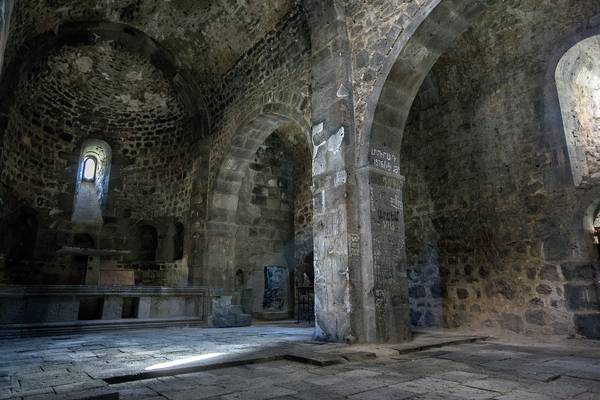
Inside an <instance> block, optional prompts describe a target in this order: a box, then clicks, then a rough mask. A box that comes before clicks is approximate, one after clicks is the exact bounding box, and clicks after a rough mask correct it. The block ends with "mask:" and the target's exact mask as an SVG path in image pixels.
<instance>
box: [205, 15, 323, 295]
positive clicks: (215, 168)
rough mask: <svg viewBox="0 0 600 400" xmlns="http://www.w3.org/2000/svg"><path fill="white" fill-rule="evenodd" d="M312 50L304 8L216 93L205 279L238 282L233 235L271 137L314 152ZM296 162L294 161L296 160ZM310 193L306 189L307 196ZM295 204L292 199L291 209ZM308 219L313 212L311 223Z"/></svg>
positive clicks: (257, 48)
mask: <svg viewBox="0 0 600 400" xmlns="http://www.w3.org/2000/svg"><path fill="white" fill-rule="evenodd" d="M309 51H310V42H309V37H308V27H307V26H306V20H305V16H304V14H303V12H302V11H301V10H300V8H298V7H296V8H294V9H293V10H292V11H291V12H290V14H289V15H288V18H287V19H285V20H284V21H282V22H281V23H280V24H279V25H278V26H277V27H276V29H275V30H273V31H272V32H270V33H269V34H268V35H267V36H266V37H265V38H264V39H263V40H261V41H260V42H259V43H257V45H256V46H255V47H253V48H252V49H251V50H250V51H248V52H247V53H246V54H245V55H244V56H243V57H242V58H241V59H240V60H239V61H238V63H237V64H236V65H235V67H234V68H232V69H231V70H230V71H229V72H228V73H227V75H226V76H225V79H224V81H223V83H222V85H221V87H220V90H219V91H218V92H216V93H215V94H214V96H212V97H211V100H210V102H209V104H210V106H209V108H210V109H211V113H212V119H211V121H212V131H213V133H212V135H213V136H212V138H211V144H210V149H209V150H208V153H209V154H208V157H209V160H208V165H209V176H208V179H207V182H206V186H205V187H204V190H205V192H206V193H207V198H208V202H207V206H208V208H207V213H208V224H207V232H206V238H207V239H206V242H207V250H206V258H205V259H204V260H203V262H204V263H205V267H204V268H201V267H199V268H198V270H199V271H200V272H199V277H198V279H197V280H196V281H197V282H205V283H206V282H208V283H209V284H212V285H215V286H219V287H224V289H226V290H233V289H234V287H233V282H234V280H235V276H234V274H235V271H236V270H237V268H238V265H236V264H237V261H235V260H234V259H233V257H234V253H235V250H234V249H233V248H231V249H230V247H231V246H234V247H235V245H234V244H233V243H232V242H231V240H230V238H231V237H232V236H234V235H235V231H236V229H237V226H238V223H237V222H236V216H237V215H239V212H238V204H239V203H240V201H239V200H240V199H241V197H240V190H241V189H240V187H241V186H242V185H243V184H244V178H243V177H244V174H245V173H246V171H247V168H248V166H249V165H251V164H252V162H253V160H254V158H255V155H256V153H257V151H258V149H259V148H260V147H261V146H262V145H263V143H264V142H265V140H266V139H267V138H268V137H269V136H270V135H271V134H272V133H273V132H274V131H276V130H277V131H278V132H280V133H282V135H283V136H285V141H286V143H289V144H290V145H291V146H293V147H292V149H291V152H292V153H293V154H294V156H296V154H295V153H298V152H299V153H300V154H306V153H309V152H310V151H309V150H306V149H307V148H308V143H309V142H308V131H309V129H310V128H309V123H308V116H309V115H310V102H309V98H310V86H309V85H310V58H309ZM296 144H300V145H301V146H300V147H296ZM309 160H310V159H309ZM309 160H305V161H303V164H304V166H303V168H309V165H310V161H309ZM289 162H290V163H292V164H293V161H292V160H289ZM309 174H310V173H309ZM303 185H304V187H308V185H307V184H306V183H304V184H303ZM307 198H308V196H307V195H303V197H302V199H303V200H302V201H304V202H306V201H307ZM292 201H293V200H292ZM293 206H294V205H293V204H290V210H292V207H293ZM299 210H300V212H302V211H301V210H304V213H305V214H306V216H308V215H309V214H310V211H308V207H307V206H306V203H304V205H303V206H302V207H300V208H299ZM198 225H201V224H198ZM308 225H310V222H308V220H307V218H305V226H308ZM308 243H311V242H310V241H309V240H305V246H309V244H308ZM292 254H293V247H292Z"/></svg>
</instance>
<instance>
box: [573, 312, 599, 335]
mask: <svg viewBox="0 0 600 400" xmlns="http://www.w3.org/2000/svg"><path fill="white" fill-rule="evenodd" d="M574 319H575V329H576V330H577V333H578V334H580V335H581V336H583V337H585V338H587V339H596V340H600V312H592V313H576V314H575V318H574Z"/></svg>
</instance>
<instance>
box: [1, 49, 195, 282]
mask: <svg viewBox="0 0 600 400" xmlns="http://www.w3.org/2000/svg"><path fill="white" fill-rule="evenodd" d="M24 70H25V71H28V73H27V74H26V75H23V76H20V80H19V82H18V85H17V86H16V88H15V91H14V97H13V98H11V99H7V100H6V101H4V102H3V104H2V106H3V110H4V114H3V115H2V118H0V121H2V126H1V127H0V129H1V131H0V132H1V136H0V137H2V144H3V145H2V153H1V155H0V170H1V172H0V182H1V184H2V187H3V190H2V193H1V195H2V198H3V205H4V206H5V207H4V209H3V210H2V218H3V222H2V224H3V229H9V228H7V226H10V224H11V223H12V222H11V221H12V220H13V219H14V218H15V217H18V214H19V213H20V212H21V210H22V209H23V207H30V208H32V209H34V210H35V213H37V219H38V221H39V223H40V227H39V232H38V238H39V240H38V241H37V243H36V245H35V246H36V249H35V252H34V253H35V254H34V256H35V258H36V260H35V261H30V262H29V261H28V262H26V264H25V267H23V268H22V267H19V268H16V267H15V268H13V269H15V270H16V269H19V270H21V272H23V273H24V274H25V276H26V275H27V271H30V272H33V270H32V268H34V269H35V268H38V269H39V267H41V266H43V265H44V263H47V265H48V268H47V270H46V271H45V272H44V273H42V274H40V275H39V276H48V274H50V275H52V276H53V277H49V278H48V281H46V282H45V283H73V282H74V281H75V283H80V282H78V281H77V279H74V278H72V277H70V276H71V275H78V274H80V273H81V272H80V271H78V267H76V266H71V267H69V265H70V264H71V260H70V259H69V257H58V258H55V257H57V256H55V254H54V252H55V251H56V250H57V249H59V248H60V247H62V246H68V245H73V240H74V239H73V237H74V236H73V235H74V234H76V233H78V232H80V231H82V230H83V231H86V233H87V234H89V235H91V237H93V238H94V239H93V241H94V246H102V247H103V248H111V249H114V248H117V249H127V248H128V247H129V245H130V244H131V242H133V241H135V232H134V230H132V229H131V227H132V226H135V225H136V223H137V222H139V221H142V220H145V221H153V222H152V224H154V225H156V226H160V225H161V224H162V222H161V219H162V218H165V217H169V218H172V219H175V220H180V221H183V220H184V218H185V217H187V212H188V210H189V207H190V193H191V174H190V167H191V164H192V162H193V158H194V156H195V154H196V150H195V148H194V146H193V144H194V143H195V140H196V139H195V135H196V133H195V132H193V131H192V129H191V126H192V124H191V119H190V116H189V115H188V111H187V110H186V109H185V108H184V106H182V104H181V103H180V101H179V100H178V97H177V95H176V93H175V91H174V88H173V86H172V84H171V82H170V81H169V80H168V79H167V77H166V76H165V75H164V73H163V72H162V71H160V70H158V69H157V68H156V67H155V66H153V65H152V64H151V63H150V61H149V60H148V59H146V58H144V57H143V56H142V55H138V54H134V53H131V52H128V51H126V50H125V49H123V48H121V47H120V46H119V44H118V43H115V42H110V41H106V42H98V43H97V44H95V45H79V46H76V47H73V46H63V47H60V48H58V49H54V50H52V51H51V52H50V53H49V54H48V55H47V56H42V57H41V58H40V59H39V60H35V61H34V63H33V65H25V66H24ZM13 78H14V77H13ZM88 139H100V140H103V141H106V142H107V143H108V144H109V146H110V147H111V151H112V161H111V165H110V177H109V185H108V189H109V190H108V194H107V196H106V197H107V201H106V203H105V205H104V210H103V216H104V219H105V221H104V222H105V223H107V224H108V225H111V224H112V225H119V226H120V228H119V230H120V231H123V232H121V235H122V236H121V239H120V240H117V238H111V240H110V241H107V240H105V239H106V237H105V235H104V236H103V235H102V232H101V228H100V227H88V228H81V227H79V228H78V227H74V226H72V224H71V215H72V212H73V205H74V195H75V188H76V181H77V173H78V170H79V168H80V163H81V160H80V154H81V146H82V144H83V143H85V141H86V140H88ZM9 199H12V200H10V201H9ZM9 203H10V204H9ZM75 222H77V221H75ZM108 228H109V226H108V227H107V229H108ZM165 240H167V241H168V240H171V239H170V238H165ZM3 242H5V240H3ZM7 246H10V245H9V244H7V243H2V247H3V251H6V252H9V251H10V250H9V249H6V247H7ZM0 252H2V251H0ZM160 259H162V260H169V261H170V260H172V259H173V258H172V255H169V256H168V257H167V256H165V257H162V258H160ZM56 265H60V267H56ZM36 266H37V267H36ZM70 269H72V270H73V271H70ZM38 272H39V271H38ZM21 275H22V274H21V273H19V274H17V275H16V276H15V275H14V274H12V276H14V277H15V279H16V280H19V281H21V280H22V277H21ZM61 276H62V277H63V278H64V279H63V281H62V282H61ZM157 282H158V281H157Z"/></svg>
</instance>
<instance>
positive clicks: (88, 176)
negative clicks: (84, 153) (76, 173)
mask: <svg viewBox="0 0 600 400" xmlns="http://www.w3.org/2000/svg"><path fill="white" fill-rule="evenodd" d="M97 168H98V161H96V158H95V157H92V156H88V157H87V158H86V159H85V161H84V162H83V180H84V181H86V182H95V181H96V170H97Z"/></svg>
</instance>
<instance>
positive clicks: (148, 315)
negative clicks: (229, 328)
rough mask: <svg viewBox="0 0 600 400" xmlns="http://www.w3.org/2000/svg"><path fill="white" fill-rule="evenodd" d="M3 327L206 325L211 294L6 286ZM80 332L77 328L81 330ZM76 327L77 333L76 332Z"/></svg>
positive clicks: (1, 290)
mask: <svg viewBox="0 0 600 400" xmlns="http://www.w3.org/2000/svg"><path fill="white" fill-rule="evenodd" d="M0 304H1V307H0V328H1V329H4V330H5V331H15V330H17V331H23V329H24V328H26V327H27V326H29V327H31V328H32V329H37V330H39V331H43V329H44V325H46V327H47V328H52V324H62V329H65V328H66V327H68V326H71V327H73V329H75V330H78V329H79V328H81V327H87V328H88V329H91V328H92V327H93V326H94V324H93V323H88V324H87V325H86V324H83V325H82V324H81V322H82V321H86V322H90V321H96V324H95V325H98V327H100V326H108V325H110V324H106V323H105V324H99V323H98V322H101V321H111V324H113V325H115V326H117V325H123V324H131V325H134V324H138V325H139V324H140V323H142V321H145V322H146V323H149V322H152V321H155V322H157V321H160V320H165V319H174V318H179V319H187V320H193V321H195V322H206V321H207V318H208V315H209V313H210V295H209V290H208V289H207V288H204V287H189V288H166V287H131V286H3V287H0ZM77 327H79V328H77ZM76 328H77V329H76Z"/></svg>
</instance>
